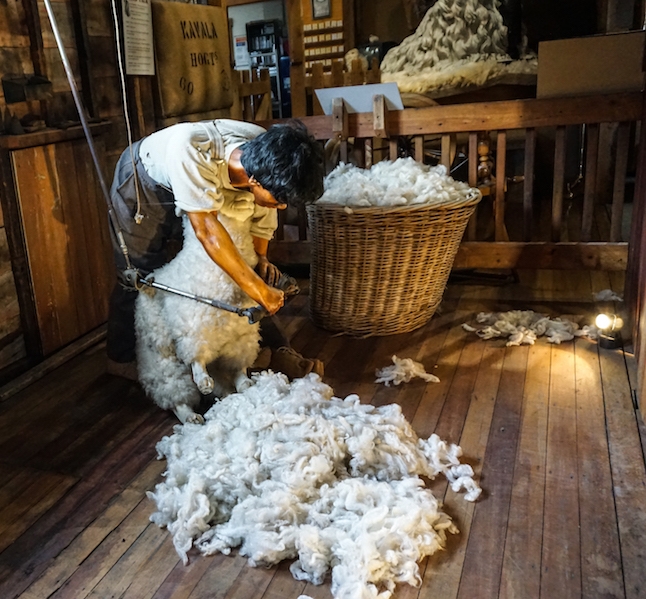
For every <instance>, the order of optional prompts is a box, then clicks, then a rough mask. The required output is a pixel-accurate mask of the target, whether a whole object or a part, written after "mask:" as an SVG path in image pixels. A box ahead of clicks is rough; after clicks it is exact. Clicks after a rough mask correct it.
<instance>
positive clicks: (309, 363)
mask: <svg viewBox="0 0 646 599" xmlns="http://www.w3.org/2000/svg"><path fill="white" fill-rule="evenodd" d="M269 368H270V369H271V370H273V371H274V372H282V373H283V374H285V375H286V376H287V378H289V379H290V380H292V379H300V378H303V377H304V376H307V375H308V374H309V373H310V372H313V373H314V374H318V375H319V376H320V377H323V371H324V366H323V362H321V360H317V359H316V358H314V359H313V360H310V359H309V358H304V357H303V356H301V354H299V353H298V352H297V351H296V350H294V349H292V348H291V347H279V348H278V349H276V350H274V351H272V352H271V361H270V362H269Z"/></svg>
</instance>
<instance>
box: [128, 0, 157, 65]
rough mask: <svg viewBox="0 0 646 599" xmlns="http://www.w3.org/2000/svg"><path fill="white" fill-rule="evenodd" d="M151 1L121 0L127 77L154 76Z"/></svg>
mask: <svg viewBox="0 0 646 599" xmlns="http://www.w3.org/2000/svg"><path fill="white" fill-rule="evenodd" d="M150 2H151V0H121V8H122V11H121V15H122V20H123V46H124V47H123V50H124V54H125V63H126V74H127V75H154V74H155V56H154V52H153V20H152V12H151V9H150Z"/></svg>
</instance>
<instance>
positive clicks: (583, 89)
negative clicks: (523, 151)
mask: <svg viewBox="0 0 646 599" xmlns="http://www.w3.org/2000/svg"><path fill="white" fill-rule="evenodd" d="M645 39H646V32H644V31H629V32H625V33H610V34H607V35H594V36H590V37H579V38H572V39H566V40H554V41H549V42H541V43H540V44H539V45H538V83H537V89H536V97H538V98H555V97H561V96H579V95H587V94H597V93H602V94H612V93H621V92H630V91H641V90H642V89H643V88H644V73H643V71H642V68H643V60H644V40H645Z"/></svg>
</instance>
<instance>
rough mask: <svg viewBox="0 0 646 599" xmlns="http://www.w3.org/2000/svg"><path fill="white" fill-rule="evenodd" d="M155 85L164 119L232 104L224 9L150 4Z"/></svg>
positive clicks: (175, 3)
mask: <svg viewBox="0 0 646 599" xmlns="http://www.w3.org/2000/svg"><path fill="white" fill-rule="evenodd" d="M152 9H153V11H152V13H153V36H154V38H155V64H156V69H157V84H158V85H157V87H158V89H159V100H160V106H161V111H162V116H163V117H172V116H179V115H185V114H195V113H198V112H208V111H210V110H217V109H220V108H228V107H229V106H231V105H232V104H233V88H232V84H231V60H230V55H229V41H228V25H227V15H226V11H225V10H224V9H223V8H221V7H219V6H205V5H200V4H185V3H183V2H164V1H162V0H155V1H153V3H152Z"/></svg>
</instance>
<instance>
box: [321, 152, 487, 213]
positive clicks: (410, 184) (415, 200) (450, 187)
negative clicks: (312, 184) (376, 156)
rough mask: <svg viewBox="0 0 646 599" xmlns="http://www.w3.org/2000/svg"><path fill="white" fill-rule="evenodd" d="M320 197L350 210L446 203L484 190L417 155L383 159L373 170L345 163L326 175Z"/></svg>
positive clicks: (440, 204) (466, 197)
mask: <svg viewBox="0 0 646 599" xmlns="http://www.w3.org/2000/svg"><path fill="white" fill-rule="evenodd" d="M324 184H325V191H324V193H323V195H322V196H321V197H320V198H319V199H318V200H317V202H319V203H322V204H340V205H343V206H346V207H347V208H348V209H349V210H352V208H361V207H370V206H388V207H390V206H413V205H418V204H424V205H429V204H430V205H434V206H442V205H443V204H449V203H454V202H462V201H467V200H469V199H471V198H473V197H475V196H476V195H478V194H479V193H480V192H479V191H478V190H477V189H475V188H472V187H469V185H468V184H467V183H464V182H462V181H456V180H455V179H453V177H451V176H450V175H447V172H446V167H444V166H442V165H440V166H428V165H425V164H421V163H419V162H417V161H416V160H414V159H413V158H398V159H397V160H395V161H391V160H383V161H381V162H377V163H376V164H374V165H373V166H372V167H371V168H370V169H363V168H359V167H356V166H354V165H352V164H345V163H341V164H340V165H339V166H337V167H336V168H335V169H334V170H333V171H332V172H331V173H330V174H329V175H328V176H327V177H326V178H325V182H324Z"/></svg>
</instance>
